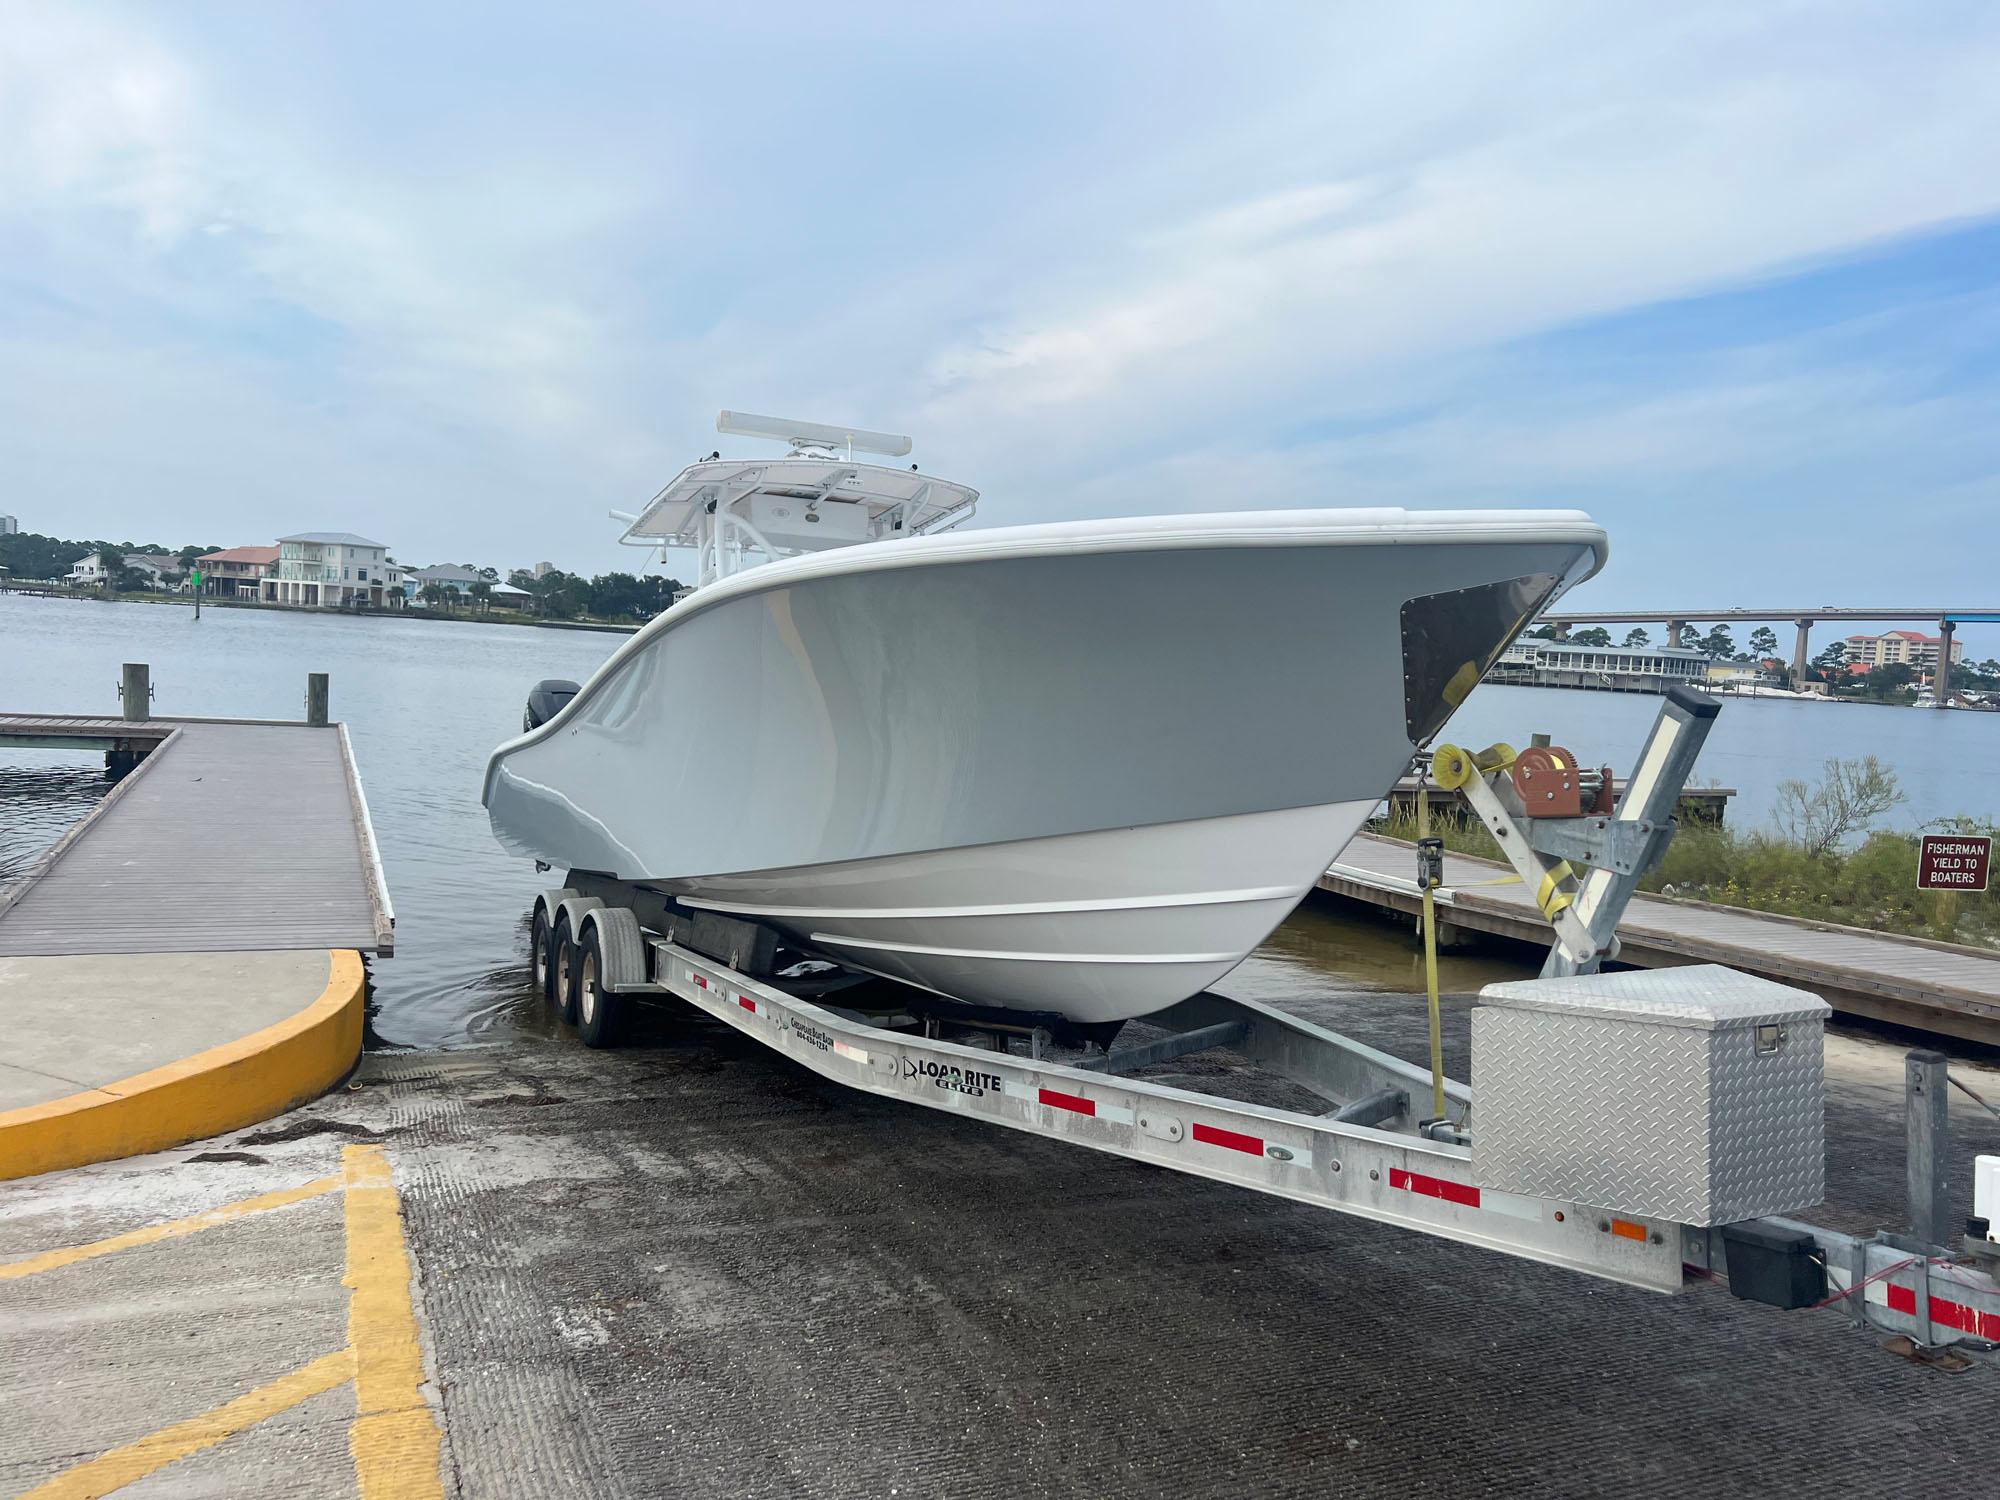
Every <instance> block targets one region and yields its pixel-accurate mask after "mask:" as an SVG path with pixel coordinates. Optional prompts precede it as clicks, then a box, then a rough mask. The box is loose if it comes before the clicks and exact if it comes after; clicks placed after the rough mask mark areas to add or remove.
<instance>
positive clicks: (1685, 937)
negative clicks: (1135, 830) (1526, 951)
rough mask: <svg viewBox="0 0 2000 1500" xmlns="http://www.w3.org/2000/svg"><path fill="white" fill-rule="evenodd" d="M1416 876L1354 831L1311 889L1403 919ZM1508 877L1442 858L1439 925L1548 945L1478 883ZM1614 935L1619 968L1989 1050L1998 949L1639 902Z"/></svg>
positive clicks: (1540, 927) (1509, 892) (1399, 858)
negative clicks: (1794, 996)
mask: <svg viewBox="0 0 2000 1500" xmlns="http://www.w3.org/2000/svg"><path fill="white" fill-rule="evenodd" d="M1415 872H1416V855H1415V853H1414V851H1413V850H1412V848H1411V846H1410V845H1408V844H1405V843H1401V842H1399V841H1397V840H1394V839H1385V838H1380V837H1378V836H1376V835H1374V834H1366V833H1364V834H1360V835H1358V836H1357V837H1356V838H1355V839H1354V841H1353V842H1352V843H1351V844H1349V845H1348V846H1347V847H1346V848H1345V849H1343V850H1342V851H1341V854H1340V858H1339V859H1338V860H1336V861H1335V862H1334V863H1333V865H1332V866H1331V867H1330V868H1329V869H1328V870H1327V872H1326V874H1325V875H1323V876H1322V877H1321V878H1320V881H1319V888H1320V889H1321V890H1323V891H1331V892H1333V893H1334V894H1335V895H1339V896H1344V897H1347V898H1349V899H1351V900H1356V901H1364V902H1367V903H1368V904H1370V905H1372V906H1376V907H1385V908H1388V909H1390V910H1394V911H1399V912H1408V913H1414V912H1416V911H1418V910H1419V909H1420V908H1421V905H1422V900H1421V897H1420V896H1419V894H1418V891H1417V886H1416V881H1415V878H1414V876H1415ZM1511 873H1512V872H1511V870H1509V868H1508V867H1507V866H1505V865H1503V864H1499V863H1497V862H1495V861H1490V860H1483V859H1475V858H1473V857H1471V856H1470V855H1463V854H1447V855H1446V856H1445V870H1444V878H1445V889H1443V890H1441V891H1439V892H1438V896H1437V902H1438V919H1439V921H1440V922H1448V923H1450V924H1452V925H1454V926H1457V927H1462V928H1466V929H1469V930H1472V931H1475V932H1488V933H1494V934H1497V935H1499V936H1502V937H1508V938H1515V939H1519V940H1522V941H1526V942H1531V943H1537V944H1540V945H1542V946H1547V944H1548V943H1549V941H1550V933H1549V927H1548V924H1547V923H1546V922H1545V921H1543V919H1542V916H1541V913H1540V912H1539V911H1537V910H1536V908H1535V904H1534V902H1533V901H1532V900H1531V899H1530V896H1529V893H1528V891H1527V889H1526V888H1525V887H1524V886H1521V885H1518V884H1515V885H1481V884H1480V882H1484V881H1492V880H1497V879H1499V878H1500V877H1502V876H1505V875H1508V874H1511ZM1618 938H1619V942H1620V943H1621V944H1622V947H1621V949H1620V952H1619V955H1618V959H1619V961H1620V962H1621V963H1629V964H1636V965H1639V966H1641V967H1644V968H1661V967H1667V966H1670V965H1674V964H1683V963H1719V964H1727V965H1728V966H1729V967H1731V968H1734V969H1741V970H1743V971H1744V972H1746V973H1751V974H1759V975H1763V976H1764V977H1766V978H1769V979H1774V980H1777V981H1779V982H1781V983H1785V984H1793V985H1797V986H1799V987H1800V988H1801V989H1807V990H1811V991H1812V992H1813V993H1815V994H1817V995H1819V996H1821V997H1822V998H1823V999H1824V1000H1825V1001H1826V1002H1827V1003H1828V1004H1829V1005H1831V1006H1832V1007H1833V1008H1834V1009H1835V1010H1837V1011H1845V1012H1848V1013H1850V1014H1854V1015H1859V1016H1866V1017H1868V1018H1870V1019H1873V1020H1879V1021H1891V1022H1894V1023H1896V1024H1898V1025H1903V1026H1914V1027H1917V1028H1920V1029H1922V1030H1924V1031H1934V1032H1941V1033H1943V1034H1945V1035H1947V1036H1955V1037H1962V1038H1964V1039H1966V1040H1968V1041H1975V1042H1983V1043H1987V1044H1989V1045H1993V1044H2000V953H1995V954H1985V953H1982V952H1980V951H1979V950H1977V949H1972V948H1962V947H1958V946H1955V945H1952V944H1947V943H1933V942H1930V941H1928V940H1926V939H1922V938H1906V937H1897V936H1894V935H1892V934H1889V933H1879V932H1866V931H1863V930H1861V929H1859V928H1854V927H1838V926H1834V925H1832V924H1830V923H1820V922H1809V921H1804V920H1801V919H1799V918H1796V917H1783V916H1777V915H1774V914H1771V913H1767V912H1752V911H1743V910H1739V909H1737V908H1733V907H1720V906H1710V905H1708V904H1706V903H1702V902H1694V901H1675V900H1670V899H1668V898H1666V897H1661V896H1646V895H1638V896H1634V897H1633V898H1632V902H1631V905H1629V906H1628V907H1627V908H1626V910H1625V920H1624V921H1623V922H1622V923H1620V924H1619V928H1618Z"/></svg>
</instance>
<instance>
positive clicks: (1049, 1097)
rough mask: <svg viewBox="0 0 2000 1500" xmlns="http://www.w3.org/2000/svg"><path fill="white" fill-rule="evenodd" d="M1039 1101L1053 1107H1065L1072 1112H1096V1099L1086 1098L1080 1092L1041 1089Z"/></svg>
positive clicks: (1087, 1113) (1082, 1113)
mask: <svg viewBox="0 0 2000 1500" xmlns="http://www.w3.org/2000/svg"><path fill="white" fill-rule="evenodd" d="M1041 1101H1042V1103H1044V1104H1047V1105H1049V1106H1051V1107H1053V1108H1055V1109H1066V1110H1069V1111H1071V1112H1072V1113H1074V1114H1079V1115H1094V1114H1096V1113H1097V1101H1096V1100H1094V1099H1086V1098H1084V1097H1083V1096H1082V1095H1081V1094H1065V1093H1061V1092H1059V1091H1057V1090H1055V1089H1043V1090H1042V1092H1041Z"/></svg>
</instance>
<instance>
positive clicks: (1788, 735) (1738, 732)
mask: <svg viewBox="0 0 2000 1500" xmlns="http://www.w3.org/2000/svg"><path fill="white" fill-rule="evenodd" d="M623 639H624V638H623V637H622V636H618V635H610V634H603V633H596V632H582V631H568V630H543V629H533V628H525V627H522V626H515V625H491V624H480V623H472V622H459V623H438V622H433V621H427V620H420V619H394V618H381V617H377V618H367V619H361V618H354V617H346V616H338V615H308V614H281V613H276V612H264V611H252V610H226V609H216V610H207V611H204V613H203V615H202V618H201V620H200V622H199V623H197V622H196V621H195V619H194V617H193V612H192V611H191V610H188V609H185V608H180V607H176V606H167V605H147V604H106V603H98V602H92V601H76V600H50V599H28V598H21V597H17V596H12V595H0V710H6V711H15V712H23V711H26V712H41V713H95V714H110V713H115V712H117V710H118V697H117V684H118V674H119V667H120V665H121V663H124V662H127V661H143V662H148V663H150V664H151V666H152V670H153V682H154V686H155V700H154V711H155V712H156V713H160V714H175V713H183V714H208V715H242V716H246V717H256V718H296V717H298V716H299V715H300V713H301V711H302V699H303V695H304V691H305V679H306V674H307V673H308V672H326V673H329V674H330V675H331V677H332V694H333V711H334V714H335V716H336V717H337V718H341V719H344V720H346V721H347V724H348V726H349V731H350V733H351V734H352V736H353V740H354V749H355V755H356V757H357V759H358V760H359V762H360V766H361V775H362V780H363V783H364V784H365V786H366V788H367V792H368V801H369V805H370V808H371V810H372V812H373V815H374V819H375V831H376V836H377V838H378V840H379V841H380V844H381V849H382V860H383V864H384V867H385V868H386V870H387V873H388V878H389V889H390V894H391V896H392V898H393V899H394V901H395V904H396V919H397V921H396V943H397V948H396V956H395V957H394V958H391V959H388V960H385V961H382V962H380V963H377V964H375V965H374V975H375V986H376V999H377V1002H378V1006H379V1013H378V1016H377V1020H376V1029H377V1031H378V1033H379V1034H380V1036H381V1037H382V1038H383V1039H384V1040H386V1041H389V1042H393V1043H399V1044H404V1045H411V1046H452V1045H463V1044H465V1043H467V1042H477V1041H480V1040H484V1039H491V1038H494V1037H497V1036H505V1035H510V1034H513V1033H515V1032H518V1031H520V1030H534V1031H541V1030H543V1029H545V1022H544V1020H543V1017H542V1012H541V1007H540V1005H539V1003H538V1001H537V1000H536V998H535V997H534V996H533V995H532V994H531V993H530V992H529V988H528V976H527V967H526V934H525V924H524V921H523V915H524V913H525V911H526V908H527V905H528V903H529V902H530V901H531V900H532V899H533V896H534V892H535V890H536V889H537V888H538V886H539V885H540V884H541V881H540V879H538V877H537V876H536V875H535V873H534V870H533V868H532V867H531V866H530V865H529V864H527V863H526V862H524V861H521V860H518V859H515V858H512V857H511V856H508V855H506V854H504V853H502V851H501V849H500V847H499V845H498V844H496V843H495V842H494V840H493V837H492V834H491V833H490V832H489V830H488V828H487V823H486V814H485V810H484V809H483V808H482V807H481V806H480V803H479V785H480V777H481V775H482V774H483V772H484V769H485V764H486V756H487V754H488V752H489V751H491V749H492V748H493V746H494V745H496V744H498V743H499V742H500V741H501V740H503V739H506V738H508V737H509V736H511V735H513V734H515V733H516V732H518V730H519V728H520V723H521V705H522V702H523V700H524V699H525V698H526V696H527V691H528V688H529V687H530V686H531V685H532V684H533V683H534V682H535V681H536V679H538V678H542V677H569V678H574V679H576V680H579V681H581V680H582V679H583V678H585V677H587V676H589V674H590V673H591V671H592V670H594V669H595V668H596V666H597V665H598V664H599V663H600V662H602V661H603V660H604V658H605V657H606V656H608V655H610V653H611V652H612V651H613V650H615V649H616V648H617V646H618V645H619V644H620V642H621V641H622V640H623ZM1657 709H1658V703H1657V700H1654V699H1650V698H1642V697H1626V696H1620V695H1613V694H1606V693H1580V692H1560V691H1552V690H1545V689H1535V688H1507V687H1489V688H1482V689H1481V690H1480V691H1479V692H1478V693H1477V694H1475V695H1474V697H1473V699H1472V700H1471V702H1470V703H1468V704H1467V706H1466V708H1465V710H1464V711H1463V712H1462V713H1461V714H1460V716H1459V719H1458V720H1455V721H1454V722H1453V724H1452V726H1451V727H1450V728H1449V729H1448V730H1447V731H1446V733H1447V736H1448V737H1450V738H1453V739H1457V740H1460V741H1461V742H1463V743H1466V744H1468V745H1473V746H1479V745H1483V744H1486V743H1487V742H1489V741H1491V740H1495V739H1506V740H1510V741H1512V742H1513V743H1515V744H1525V743H1526V742H1527V738H1528V735H1529V734H1530V733H1531V732H1533V731H1535V730H1547V731H1549V732H1551V733H1552V734H1554V735H1555V737H1556V738H1557V740H1558V741H1559V742H1561V743H1565V744H1568V745H1569V746H1570V747H1571V748H1572V749H1574V750H1575V751H1577V753H1578V754H1579V755H1582V756H1584V757H1585V758H1587V759H1591V760H1606V761H1609V762H1611V763H1612V764H1614V765H1616V766H1618V767H1619V768H1620V769H1621V770H1622V769H1625V768H1628V767H1629V766H1630V764H1631V761H1632V758H1633V755H1634V753H1635V751H1636V750H1637V747H1638V745H1639V743H1640V741H1641V740H1642V739H1643V737H1644V735H1645V731H1646V728H1647V726H1648V725H1649V724H1650V723H1651V722H1652V718H1653V715H1654V713H1655V712H1657ZM1997 748H2000V715H1979V714H1950V713H1924V712H1919V711H1916V710H1909V709H1887V708H1861V707H1849V706H1833V705H1815V704H1795V703H1784V702H1772V701H1757V702H1744V703H1730V704H1727V705H1725V707H1724V709H1723V712H1722V716H1721V719H1720V721H1719V723H1718V727H1717V729H1716V731H1715V733H1714V735H1712V736H1711V738H1710V742H1709V750H1708V752H1707V754H1706V755H1705V756H1704V758H1703V764H1702V766H1701V768H1700V771H1699V773H1698V774H1699V775H1700V776H1701V778H1702V779H1706V780H1710V781H1719V782H1721V783H1723V784H1724V785H1730V786H1735V787H1737V788H1739V789H1740V790H1741V792H1742V796H1741V797H1740V798H1739V799H1738V802H1737V803H1736V804H1735V805H1734V806H1733V807H1732V811H1731V814H1730V816H1731V818H1732V820H1733V821H1738V822H1752V823H1754V822H1756V821H1759V820H1761V819H1762V818H1764V817H1765V816H1767V814H1768V809H1769V807H1770V804H1771V798H1772V793H1773V789H1774V788H1775V786H1776V784H1777V782H1778V781H1779V780H1781V779H1782V778H1783V777H1785V776H1788V775H1796V774H1802V773H1810V772H1812V771H1813V770H1815V769H1816V768H1817V767H1818V765H1819V763H1820V762H1821V761H1823V760H1824V759H1826V758H1827V757H1828V756H1853V755H1861V754H1866V753H1874V754H1877V755H1880V756H1881V757H1882V758H1883V759H1884V760H1886V761H1888V762H1889V763H1890V764H1891V765H1893V766H1895V767H1896V769H1897V770H1898V772H1899V773H1900V774H1901V775H1902V777H1903V781H1904V785H1905V786H1906V787H1907V788H1908V790H1909V791H1910V793H1911V802H1910V805H1909V806H1908V807H1907V808H1905V809H1902V810H1901V811H1900V812H1899V814H1898V818H1899V820H1900V821H1904V822H1915V821H1919V820H1921V819H1924V818H1929V817H1934V816H1937V815H1940V814H1944V813H1956V812H1968V813H1976V814H1979V815H1981V816H1984V817H2000V769H1996V768H1995V765H1994V760H1993V755H1992V751H1994V750H1995V749H1997ZM102 771H103V762H102V757H101V756H100V755H96V754H90V753H72V752H59V751H0V882H4V881H5V880H7V879H9V878H11V876H12V875H13V874H17V873H19V871H20V870H21V869H22V868H24V867H25V866H26V864H27V863H28V862H30V861H31V860H32V859H33V858H34V856H35V855H36V854H37V853H39V852H40V851H41V850H42V849H43V848H45V847H46V846H47V845H48V844H50V843H51V842H53V841H54V840H55V839H56V838H57V837H59V836H60V834H61V832H62V830H63V829H64V828H66V827H68V826H69V824H70V823H71V822H73V821H74V820H75V819H76V818H78V817H80V816H82V814H83V813H84V811H85V810H87V809H88V808H89V806H90V805H91V803H92V802H93V801H95V800H96V798H97V797H98V796H100V795H101V794H102V792H103V790H104V785H105V783H104V780H103V774H102ZM271 836H272V837H274V838H282V837H283V836H284V831H283V830H282V829H274V830H272V835H271ZM1521 972H1523V971H1522V970H1520V969H1519V968H1518V967H1517V966H1516V965H1514V964H1512V963H1510V962H1509V961H1507V960H1505V959H1498V958H1458V959H1451V960H1447V961H1446V966H1445V971H1444V973H1443V975H1442V980H1443V983H1444V984H1445V986H1446V987H1447V988H1448V989H1454V990H1466V989H1474V988H1477V987H1478V985H1479V984H1481V983H1483V982H1485V981H1487V980H1489V979H1495V978H1512V977H1517V976H1518V975H1519V974H1520V973H1521ZM1321 976H1337V979H1338V982H1340V983H1341V984H1343V985H1345V986H1347V987H1352V986H1354V985H1355V984H1356V983H1357V982H1359V983H1361V984H1365V985H1374V986H1379V987H1381V988H1383V989H1385V990H1393V991H1399V992H1408V991H1410V990H1412V989H1417V988H1421V986H1422V972H1421V969H1420V968H1419V967H1418V961H1417V958H1416V956H1415V954H1414V952H1413V951H1412V949H1411V947H1410V945H1409V944H1408V943H1407V942H1406V941H1404V939H1403V937H1402V935H1401V934H1400V933H1399V932H1398V931H1396V930H1395V929H1393V928H1392V927H1390V926H1388V925H1387V924H1384V923H1381V922H1377V921H1373V920H1369V919H1366V918H1357V919H1349V918H1347V917H1344V916H1342V915H1340V914H1338V913H1337V912H1336V911H1335V910H1334V909H1331V908H1329V907H1322V906H1319V905H1316V904H1310V903H1309V904H1308V906H1307V907H1306V908H1304V909H1302V910H1301V911H1300V912H1299V913H1298V914H1297V915H1295V916H1294V917H1293V918H1292V919H1291V920H1290V921H1289V922H1287V923H1286V924H1285V926H1284V928H1282V929H1281V930H1280V931H1279V932H1278V933H1277V934H1276V935H1274V936H1273V938H1272V939H1271V941H1270V942H1269V943H1268V944H1266V945H1265V947H1264V948H1263V949H1262V950H1260V951H1259V953H1258V954H1257V955H1256V956H1255V957H1253V958H1252V959H1251V960H1250V962H1248V963H1246V964H1245V965H1244V967H1243V968H1242V969H1240V970H1239V971H1238V972H1237V973H1236V974H1235V975H1234V976H1232V977H1231V980H1230V984H1229V988H1230V989H1231V990H1232V991H1233V992H1235V993H1238V994H1243V995H1248V996H1254V997H1257V998H1263V999H1269V1000H1274V1001H1276V1000H1281V999H1282V998H1283V996H1285V995H1286V994H1292V993H1299V992H1301V991H1302V990H1304V989H1309V988H1310V986H1311V985H1312V983H1314V982H1315V981H1316V979H1318V978H1319V977H1321Z"/></svg>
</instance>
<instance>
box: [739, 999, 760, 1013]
mask: <svg viewBox="0 0 2000 1500" xmlns="http://www.w3.org/2000/svg"><path fill="white" fill-rule="evenodd" d="M736 1003H737V1004H738V1005H740V1006H742V1007H743V1008H744V1009H745V1010H747V1011H750V1012H751V1013H752V1014H754V1013H755V1012H756V1009H757V1002H756V1001H755V1000H752V999H751V998H750V997H749V996H748V995H738V996H737V997H736Z"/></svg>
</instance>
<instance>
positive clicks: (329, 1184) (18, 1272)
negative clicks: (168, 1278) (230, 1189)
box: [0, 1177, 340, 1281]
mask: <svg viewBox="0 0 2000 1500" xmlns="http://www.w3.org/2000/svg"><path fill="white" fill-rule="evenodd" d="M339 1187H340V1182H339V1179H337V1178H333V1177H315V1178H314V1179H313V1180H312V1181H311V1182H308V1183H304V1184H302V1185H300V1186H298V1187H294V1188H280V1189H279V1190H278V1191H277V1192H275V1193H259V1194H258V1195H257V1196H256V1197H254V1198H239V1199H238V1200H237V1201H236V1202H234V1203H225V1204H223V1205H222V1206H221V1207H219V1208H210V1209H205V1210H203V1211H202V1212H201V1213H198V1214H189V1215H188V1216H187V1217H186V1218H185V1219H170V1220H168V1221H167V1222H166V1223H164V1224H148V1225H147V1226H146V1227H145V1228H144V1229H134V1230H132V1231H131V1232H129V1233H127V1234H115V1235H113V1236H112V1237H111V1238H110V1239H108V1240H93V1241H92V1242H91V1243H89V1244H87V1245H72V1246H70V1247H69V1248H68V1249H66V1250H46V1251H44V1252H43V1253H42V1254H40V1255H31V1256H29V1257H28V1258H27V1259H26V1260H14V1261H8V1262H7V1263H6V1264H5V1265H0V1281H15V1280H18V1279H19V1278H21V1277H23V1276H34V1275H37V1274H38V1273H40V1272H42V1271H53V1270H56V1269H57V1268H59V1267H62V1266H73V1265H75V1264H76V1263H77V1262H78V1261H80V1260H95V1259H97V1257H98V1256H100V1255H115V1254H117V1253H118V1252H119V1251H120V1250H131V1249H134V1248H136V1247H137V1246H140V1245H151V1244H155V1243H157V1242H158V1241H160V1240H177V1239H182V1238H184V1237H186V1236H187V1235H190V1234H199V1233H201V1231H202V1230H204V1229H213V1228H214V1227H215V1226H216V1225H218V1224H228V1223H231V1222H233V1221H234V1220H237V1219H240V1218H243V1217H244V1216H245V1215H246V1214H261V1213H267V1212H269V1211H270V1210H271V1209H274V1208H288V1207H290V1206H291V1205H292V1204H294V1203H303V1202H305V1201H306V1200H307V1199H308V1198H318V1197H322V1196H324V1195H325V1194H327V1193H331V1192H335V1191H337V1190H338V1189H339Z"/></svg>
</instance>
